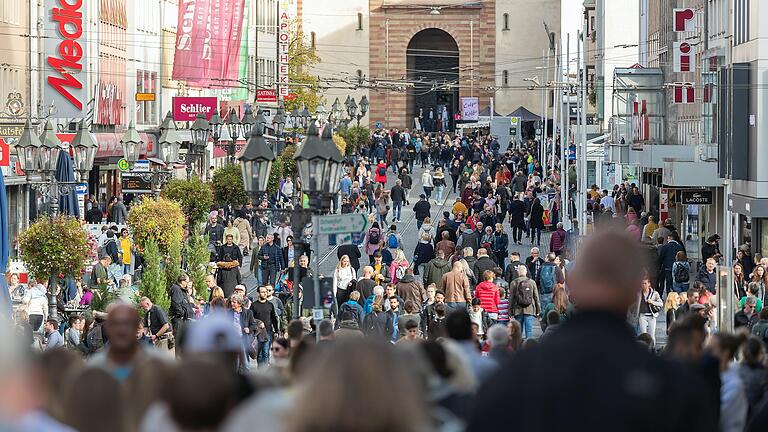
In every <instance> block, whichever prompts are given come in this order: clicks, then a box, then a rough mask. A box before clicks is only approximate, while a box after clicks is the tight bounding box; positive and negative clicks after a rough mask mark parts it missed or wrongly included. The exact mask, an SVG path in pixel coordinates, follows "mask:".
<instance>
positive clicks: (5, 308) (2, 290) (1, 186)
mask: <svg viewBox="0 0 768 432" xmlns="http://www.w3.org/2000/svg"><path fill="white" fill-rule="evenodd" d="M7 267H8V197H7V196H6V195H5V180H4V179H3V175H2V173H0V316H2V317H6V318H10V317H11V311H12V310H13V307H12V305H11V295H10V294H9V293H8V285H7V284H6V282H5V271H6V269H7Z"/></svg>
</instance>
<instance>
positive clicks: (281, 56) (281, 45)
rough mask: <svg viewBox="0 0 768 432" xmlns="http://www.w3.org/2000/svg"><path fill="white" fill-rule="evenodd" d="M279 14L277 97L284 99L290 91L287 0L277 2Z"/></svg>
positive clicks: (289, 36)
mask: <svg viewBox="0 0 768 432" xmlns="http://www.w3.org/2000/svg"><path fill="white" fill-rule="evenodd" d="M279 5H280V6H279V7H280V15H279V16H278V22H277V86H278V87H277V88H278V90H277V97H278V98H279V99H280V100H285V97H286V96H288V93H289V92H290V91H289V89H288V47H289V46H290V44H291V43H290V38H291V35H290V27H291V17H290V15H289V14H288V8H289V6H290V4H289V2H288V1H287V0H283V1H281V2H280V3H279Z"/></svg>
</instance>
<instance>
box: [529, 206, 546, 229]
mask: <svg viewBox="0 0 768 432" xmlns="http://www.w3.org/2000/svg"><path fill="white" fill-rule="evenodd" d="M530 221H531V228H541V229H544V206H542V205H541V204H540V203H537V202H534V203H533V205H532V206H531V218H530Z"/></svg>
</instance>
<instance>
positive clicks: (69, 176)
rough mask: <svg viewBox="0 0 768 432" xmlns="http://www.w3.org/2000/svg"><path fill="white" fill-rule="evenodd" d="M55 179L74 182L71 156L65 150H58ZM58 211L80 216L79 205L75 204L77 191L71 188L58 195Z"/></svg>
mask: <svg viewBox="0 0 768 432" xmlns="http://www.w3.org/2000/svg"><path fill="white" fill-rule="evenodd" d="M54 176H55V177H56V180H58V181H60V182H74V181H75V170H74V168H73V167H72V158H70V157H69V153H68V152H66V151H60V152H59V158H58V159H57V160H56V172H55V173H54ZM59 213H61V214H67V215H70V216H74V217H78V218H79V217H80V206H79V205H78V204H77V191H76V190H74V189H72V190H71V191H70V192H69V193H66V194H61V195H60V196H59Z"/></svg>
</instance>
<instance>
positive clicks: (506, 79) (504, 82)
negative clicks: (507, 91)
mask: <svg viewBox="0 0 768 432" xmlns="http://www.w3.org/2000/svg"><path fill="white" fill-rule="evenodd" d="M501 85H502V86H504V87H509V71H508V70H505V71H504V72H502V73H501Z"/></svg>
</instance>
